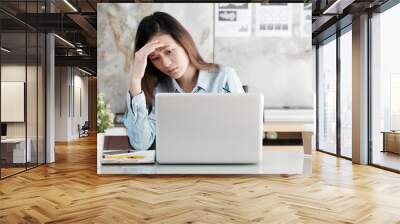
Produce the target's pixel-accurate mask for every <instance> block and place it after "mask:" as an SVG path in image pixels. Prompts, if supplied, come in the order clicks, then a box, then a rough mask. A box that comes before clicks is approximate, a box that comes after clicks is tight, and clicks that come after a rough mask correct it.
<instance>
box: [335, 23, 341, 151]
mask: <svg viewBox="0 0 400 224" xmlns="http://www.w3.org/2000/svg"><path fill="white" fill-rule="evenodd" d="M340 34H341V33H340V30H338V31H336V154H337V156H339V157H341V131H342V130H341V118H340V100H341V99H340V98H341V97H340V93H341V91H340V82H341V80H340V79H341V64H340Z"/></svg>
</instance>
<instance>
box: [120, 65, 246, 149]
mask: <svg viewBox="0 0 400 224" xmlns="http://www.w3.org/2000/svg"><path fill="white" fill-rule="evenodd" d="M174 92H176V93H183V92H184V91H183V90H182V88H181V87H180V86H179V85H178V83H177V82H176V80H175V79H173V78H166V79H165V80H163V81H160V82H159V83H158V85H157V86H156V88H155V90H154V95H153V100H152V110H151V112H150V113H149V112H148V110H147V107H146V100H145V96H144V93H143V91H142V92H141V93H139V94H138V95H136V96H131V94H130V92H129V91H128V92H127V94H126V103H127V108H128V110H127V112H126V113H125V115H124V125H125V127H126V128H127V132H128V137H129V142H130V144H131V146H132V147H133V148H134V149H135V150H147V149H149V148H152V145H153V146H154V144H153V143H154V142H155V137H156V114H155V102H154V101H155V97H154V96H155V95H156V94H157V93H174ZM192 93H244V90H243V87H242V84H241V82H240V80H239V77H238V76H237V74H236V72H235V70H234V69H233V68H230V67H226V66H220V67H219V68H218V69H214V70H210V71H207V70H200V71H199V76H198V80H197V84H196V86H195V87H194V88H193V91H192Z"/></svg>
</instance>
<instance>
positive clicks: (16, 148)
mask: <svg viewBox="0 0 400 224" xmlns="http://www.w3.org/2000/svg"><path fill="white" fill-rule="evenodd" d="M27 143H28V144H27V147H26V154H25V138H6V139H1V144H2V145H13V149H12V150H13V153H12V155H13V160H12V163H25V158H27V162H30V161H31V144H32V142H31V139H30V138H27ZM2 150H3V149H2ZM4 151H5V150H4Z"/></svg>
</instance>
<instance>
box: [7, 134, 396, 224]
mask: <svg viewBox="0 0 400 224" xmlns="http://www.w3.org/2000/svg"><path fill="white" fill-rule="evenodd" d="M313 156H314V159H313V174H312V176H302V175H293V176H282V175H273V176H246V175H227V176H223V175H216V176H213V175H201V176H196V175H179V176H173V175H168V176H163V175H159V176H145V175H105V176H98V175H97V174H96V139H95V137H94V136H91V137H88V138H82V139H81V140H79V141H74V142H69V143H57V145H56V163H54V164H50V165H45V166H41V167H38V168H35V169H32V170H29V171H27V172H25V173H21V174H18V175H16V176H12V177H10V178H7V179H5V180H2V181H0V201H1V203H0V223H400V212H399V211H400V200H398V199H399V198H400V175H399V174H396V173H392V172H388V171H384V170H381V169H378V168H375V167H370V166H361V165H354V164H352V163H351V162H350V161H348V160H344V159H338V158H336V157H333V156H330V155H327V154H323V153H320V152H316V153H314V155H313Z"/></svg>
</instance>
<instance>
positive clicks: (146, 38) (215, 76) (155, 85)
mask: <svg viewBox="0 0 400 224" xmlns="http://www.w3.org/2000/svg"><path fill="white" fill-rule="evenodd" d="M132 70H133V72H132V77H131V83H130V90H129V92H128V94H127V107H128V111H127V112H126V113H125V117H124V124H125V126H126V128H127V130H128V136H129V141H130V143H131V145H132V147H133V148H134V149H136V150H147V149H149V148H151V146H152V144H153V143H154V142H155V137H156V136H155V132H156V117H155V109H154V107H155V102H154V99H155V95H156V94H157V93H161V92H177V93H184V92H186V93H243V92H244V91H243V88H242V84H241V82H240V80H239V78H238V76H237V74H236V72H235V71H234V70H233V69H232V68H228V67H225V66H219V65H217V64H213V63H207V62H205V61H204V60H203V59H202V57H201V56H200V54H199V52H198V51H197V48H196V46H195V43H194V41H193V39H192V37H191V36H190V34H189V32H188V31H187V30H186V29H185V28H184V27H183V26H182V25H181V24H180V23H179V22H178V21H177V20H176V19H175V18H173V17H172V16H170V15H169V14H167V13H164V12H155V13H154V14H152V15H149V16H147V17H145V18H143V20H142V21H141V22H140V24H139V27H138V30H137V33H136V39H135V55H134V63H133V69H132Z"/></svg>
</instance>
